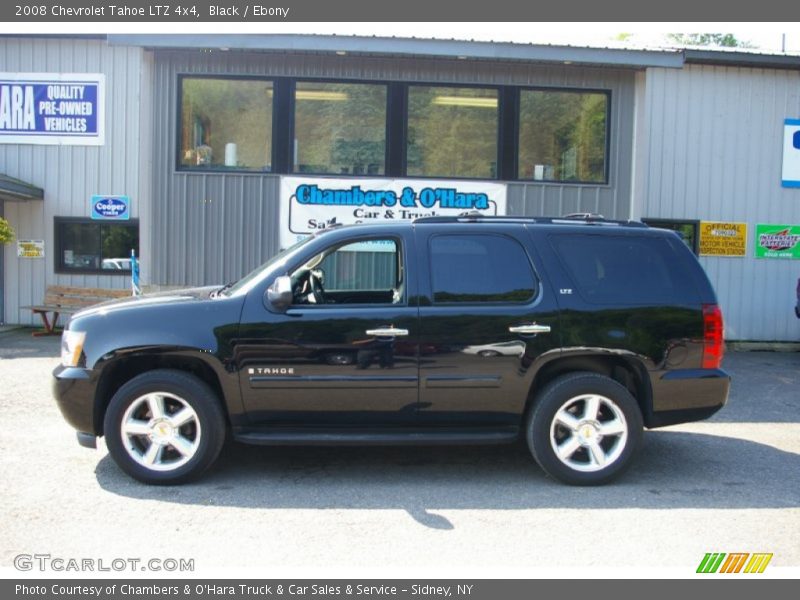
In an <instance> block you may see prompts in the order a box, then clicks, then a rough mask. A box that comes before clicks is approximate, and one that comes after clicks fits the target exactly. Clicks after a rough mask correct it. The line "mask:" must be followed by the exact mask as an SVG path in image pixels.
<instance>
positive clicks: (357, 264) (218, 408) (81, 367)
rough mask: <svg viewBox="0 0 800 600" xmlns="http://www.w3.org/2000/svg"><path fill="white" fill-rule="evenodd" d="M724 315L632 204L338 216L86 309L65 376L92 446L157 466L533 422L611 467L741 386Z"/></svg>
mask: <svg viewBox="0 0 800 600" xmlns="http://www.w3.org/2000/svg"><path fill="white" fill-rule="evenodd" d="M722 352H723V338H722V317H721V314H720V310H719V308H718V306H717V304H716V299H715V295H714V291H713V289H712V287H711V285H710V284H709V281H708V278H707V277H706V275H705V273H704V272H703V269H702V268H701V267H700V265H699V263H698V262H697V260H696V259H695V257H694V255H693V254H692V253H691V252H690V251H689V249H688V248H687V247H686V246H685V245H684V243H683V242H682V241H681V240H680V238H679V237H678V236H677V235H676V234H675V233H673V232H669V231H664V230H659V229H651V228H649V227H647V226H645V225H642V224H641V223H636V222H615V221H606V220H602V219H587V220H575V219H543V218H524V217H494V218H491V217H470V216H468V217H452V218H450V217H428V218H423V219H418V220H416V221H413V222H405V223H391V224H386V225H355V226H347V227H337V228H333V229H329V230H325V231H323V232H320V233H318V234H316V235H313V236H311V237H308V238H306V239H303V240H302V241H300V242H299V243H297V244H296V245H295V246H293V247H291V248H289V249H287V250H284V251H283V252H281V253H280V254H278V255H277V256H275V257H274V258H273V259H272V260H270V261H269V262H267V263H266V264H264V265H263V266H262V267H260V268H259V269H257V270H255V271H253V272H252V273H250V274H249V275H247V276H246V277H244V278H243V279H241V280H240V281H238V282H236V283H235V284H231V285H227V286H225V287H223V288H220V287H206V288H199V289H191V290H185V291H179V292H168V293H159V294H153V295H145V296H142V297H137V298H131V299H126V300H118V301H112V302H108V303H104V304H101V305H98V306H96V307H92V308H90V309H87V310H84V311H82V312H79V313H77V314H76V315H74V317H73V318H72V320H71V321H70V323H69V325H68V328H67V330H65V331H64V334H63V339H62V365H61V366H59V367H58V368H57V369H56V370H55V372H54V376H55V379H54V394H55V397H56V399H57V401H58V404H59V406H60V408H61V411H62V412H63V414H64V416H65V418H66V419H67V421H68V422H69V423H70V424H71V425H72V426H73V427H75V428H76V429H77V430H78V432H79V433H78V439H79V441H80V442H81V443H82V444H83V445H87V446H91V447H93V446H94V445H95V438H96V436H101V435H105V437H106V444H107V446H108V450H109V452H110V454H111V456H112V458H113V459H114V460H115V461H116V462H117V464H118V465H119V466H120V467H121V468H122V469H123V470H124V471H125V472H127V473H128V474H129V475H131V476H133V477H135V478H136V479H139V480H141V481H144V482H147V483H161V484H166V483H178V482H183V481H186V480H188V479H190V478H192V477H195V476H197V475H199V474H200V473H202V472H203V471H204V470H205V469H206V468H208V467H209V466H210V465H211V464H212V463H213V462H214V460H215V459H216V458H217V455H218V454H219V452H220V449H221V448H222V445H223V442H224V440H225V437H226V435H230V436H232V437H233V439H235V440H237V441H240V442H247V443H252V444H283V445H286V444H298V445H301V444H360V445H368V444H440V443H448V444H472V443H500V442H514V441H515V440H518V439H520V438H524V439H525V440H526V441H527V444H528V446H529V448H530V451H531V453H532V454H533V457H534V458H535V459H536V461H537V462H538V463H539V465H541V467H542V468H543V469H544V470H545V471H546V472H547V473H548V474H549V475H551V476H553V477H555V478H557V479H560V480H561V481H564V482H566V483H570V484H584V485H587V484H600V483H605V482H607V481H609V480H610V479H612V478H613V477H615V476H617V475H619V474H620V473H621V472H622V471H623V469H625V468H626V467H627V466H628V465H629V464H630V462H631V459H632V458H633V456H634V454H635V453H636V450H637V448H638V447H639V445H640V441H641V439H642V430H643V427H651V428H652V427H661V426H664V425H671V424H675V423H682V422H687V421H694V420H698V419H704V418H706V417H709V416H710V415H712V414H714V413H715V412H716V411H717V410H719V409H720V408H721V407H722V406H723V405H724V404H725V402H726V400H727V395H728V387H729V377H728V375H727V374H726V373H725V372H724V371H722V370H720V363H721V360H722Z"/></svg>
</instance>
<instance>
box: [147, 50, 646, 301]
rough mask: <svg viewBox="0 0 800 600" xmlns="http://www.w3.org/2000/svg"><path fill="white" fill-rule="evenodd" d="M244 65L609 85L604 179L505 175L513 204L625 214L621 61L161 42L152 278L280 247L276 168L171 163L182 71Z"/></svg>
mask: <svg viewBox="0 0 800 600" xmlns="http://www.w3.org/2000/svg"><path fill="white" fill-rule="evenodd" d="M186 73H197V74H226V75H231V74H238V75H267V76H269V75H272V76H291V77H324V78H346V79H364V80H369V79H373V80H383V81H397V80H401V81H411V82H413V81H421V82H422V81H424V82H435V83H454V82H457V83H476V84H496V85H521V86H553V87H574V88H592V89H604V90H610V91H611V95H612V96H611V98H612V100H611V104H612V106H611V111H612V113H611V123H610V135H611V139H610V148H611V150H610V173H609V184H608V185H586V186H575V185H557V184H522V183H520V184H517V183H514V184H511V185H509V192H508V198H509V212H510V213H511V214H529V215H542V214H547V215H560V214H564V213H567V212H575V211H592V212H601V213H602V214H604V215H606V216H608V217H619V218H626V217H627V216H628V210H629V198H630V180H631V177H630V164H631V159H632V156H631V143H630V141H631V139H632V135H633V131H632V127H633V97H634V74H633V72H632V71H625V70H620V69H598V68H594V69H592V68H580V67H562V68H556V67H544V66H537V65H530V64H522V63H510V62H506V63H500V62H489V61H480V62H479V61H461V60H433V59H418V60H412V59H407V58H406V59H398V58H380V57H352V56H348V57H340V56H331V55H315V54H268V53H244V52H239V51H219V50H208V51H193V52H190V51H156V52H155V85H154V90H155V99H154V114H155V120H156V123H155V140H154V165H155V166H154V188H153V189H154V193H153V199H154V206H153V210H154V220H153V224H154V231H153V244H154V245H153V248H154V254H155V256H154V263H153V282H154V283H160V284H165V285H201V284H210V283H216V282H224V281H230V280H232V279H236V278H238V277H240V276H241V275H243V274H244V273H246V272H248V271H249V270H251V269H253V268H255V267H256V266H258V264H260V263H261V262H263V261H264V260H265V259H266V258H268V257H269V256H271V255H272V254H274V253H275V252H276V251H277V250H278V231H279V222H278V201H279V177H277V176H275V175H258V174H239V175H236V174H197V173H181V172H177V171H176V169H175V157H176V152H177V150H176V143H177V140H176V130H177V123H176V119H177V76H178V74H186Z"/></svg>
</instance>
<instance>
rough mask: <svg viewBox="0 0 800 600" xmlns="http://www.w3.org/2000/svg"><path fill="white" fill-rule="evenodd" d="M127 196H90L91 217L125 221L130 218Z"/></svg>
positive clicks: (129, 205)
mask: <svg viewBox="0 0 800 600" xmlns="http://www.w3.org/2000/svg"><path fill="white" fill-rule="evenodd" d="M130 207H131V200H130V198H128V197H127V196H92V207H91V208H92V218H93V219H97V220H101V221H127V220H128V219H130V218H131V209H130Z"/></svg>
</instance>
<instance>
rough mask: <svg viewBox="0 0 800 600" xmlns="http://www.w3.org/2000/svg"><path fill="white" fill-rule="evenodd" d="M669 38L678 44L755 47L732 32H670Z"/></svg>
mask: <svg viewBox="0 0 800 600" xmlns="http://www.w3.org/2000/svg"><path fill="white" fill-rule="evenodd" d="M667 40H669V41H670V42H671V43H673V44H676V45H678V46H717V47H722V48H753V47H754V46H753V44H751V43H750V42H747V41H743V40H740V39H737V38H736V36H735V35H733V34H732V33H668V34H667Z"/></svg>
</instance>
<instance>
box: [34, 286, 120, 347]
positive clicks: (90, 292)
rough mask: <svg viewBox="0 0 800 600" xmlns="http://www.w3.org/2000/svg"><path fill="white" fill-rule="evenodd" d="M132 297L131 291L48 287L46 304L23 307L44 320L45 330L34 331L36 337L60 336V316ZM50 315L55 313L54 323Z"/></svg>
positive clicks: (45, 296)
mask: <svg viewBox="0 0 800 600" xmlns="http://www.w3.org/2000/svg"><path fill="white" fill-rule="evenodd" d="M130 295H131V292H130V290H124V289H123V290H108V289H104V288H82V287H69V286H65V285H48V286H47V291H46V292H45V295H44V302H43V303H42V304H38V305H35V306H23V307H22V308H28V309H30V310H31V311H32V312H34V313H35V314H38V315H39V316H40V317H41V318H42V323H43V324H44V329H42V330H40V331H34V332H33V335H34V336H40V335H58V334H60V333H61V332H60V331H56V325H57V324H58V316H59V315H61V314H65V315H71V314H73V313H76V312H78V311H79V310H81V309H84V308H86V307H87V306H92V305H94V304H98V303H100V302H105V301H106V300H113V299H115V298H126V297H129V296H130ZM48 313H53V320H52V322H51V321H50V320H49V319H48V318H47V315H48Z"/></svg>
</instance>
